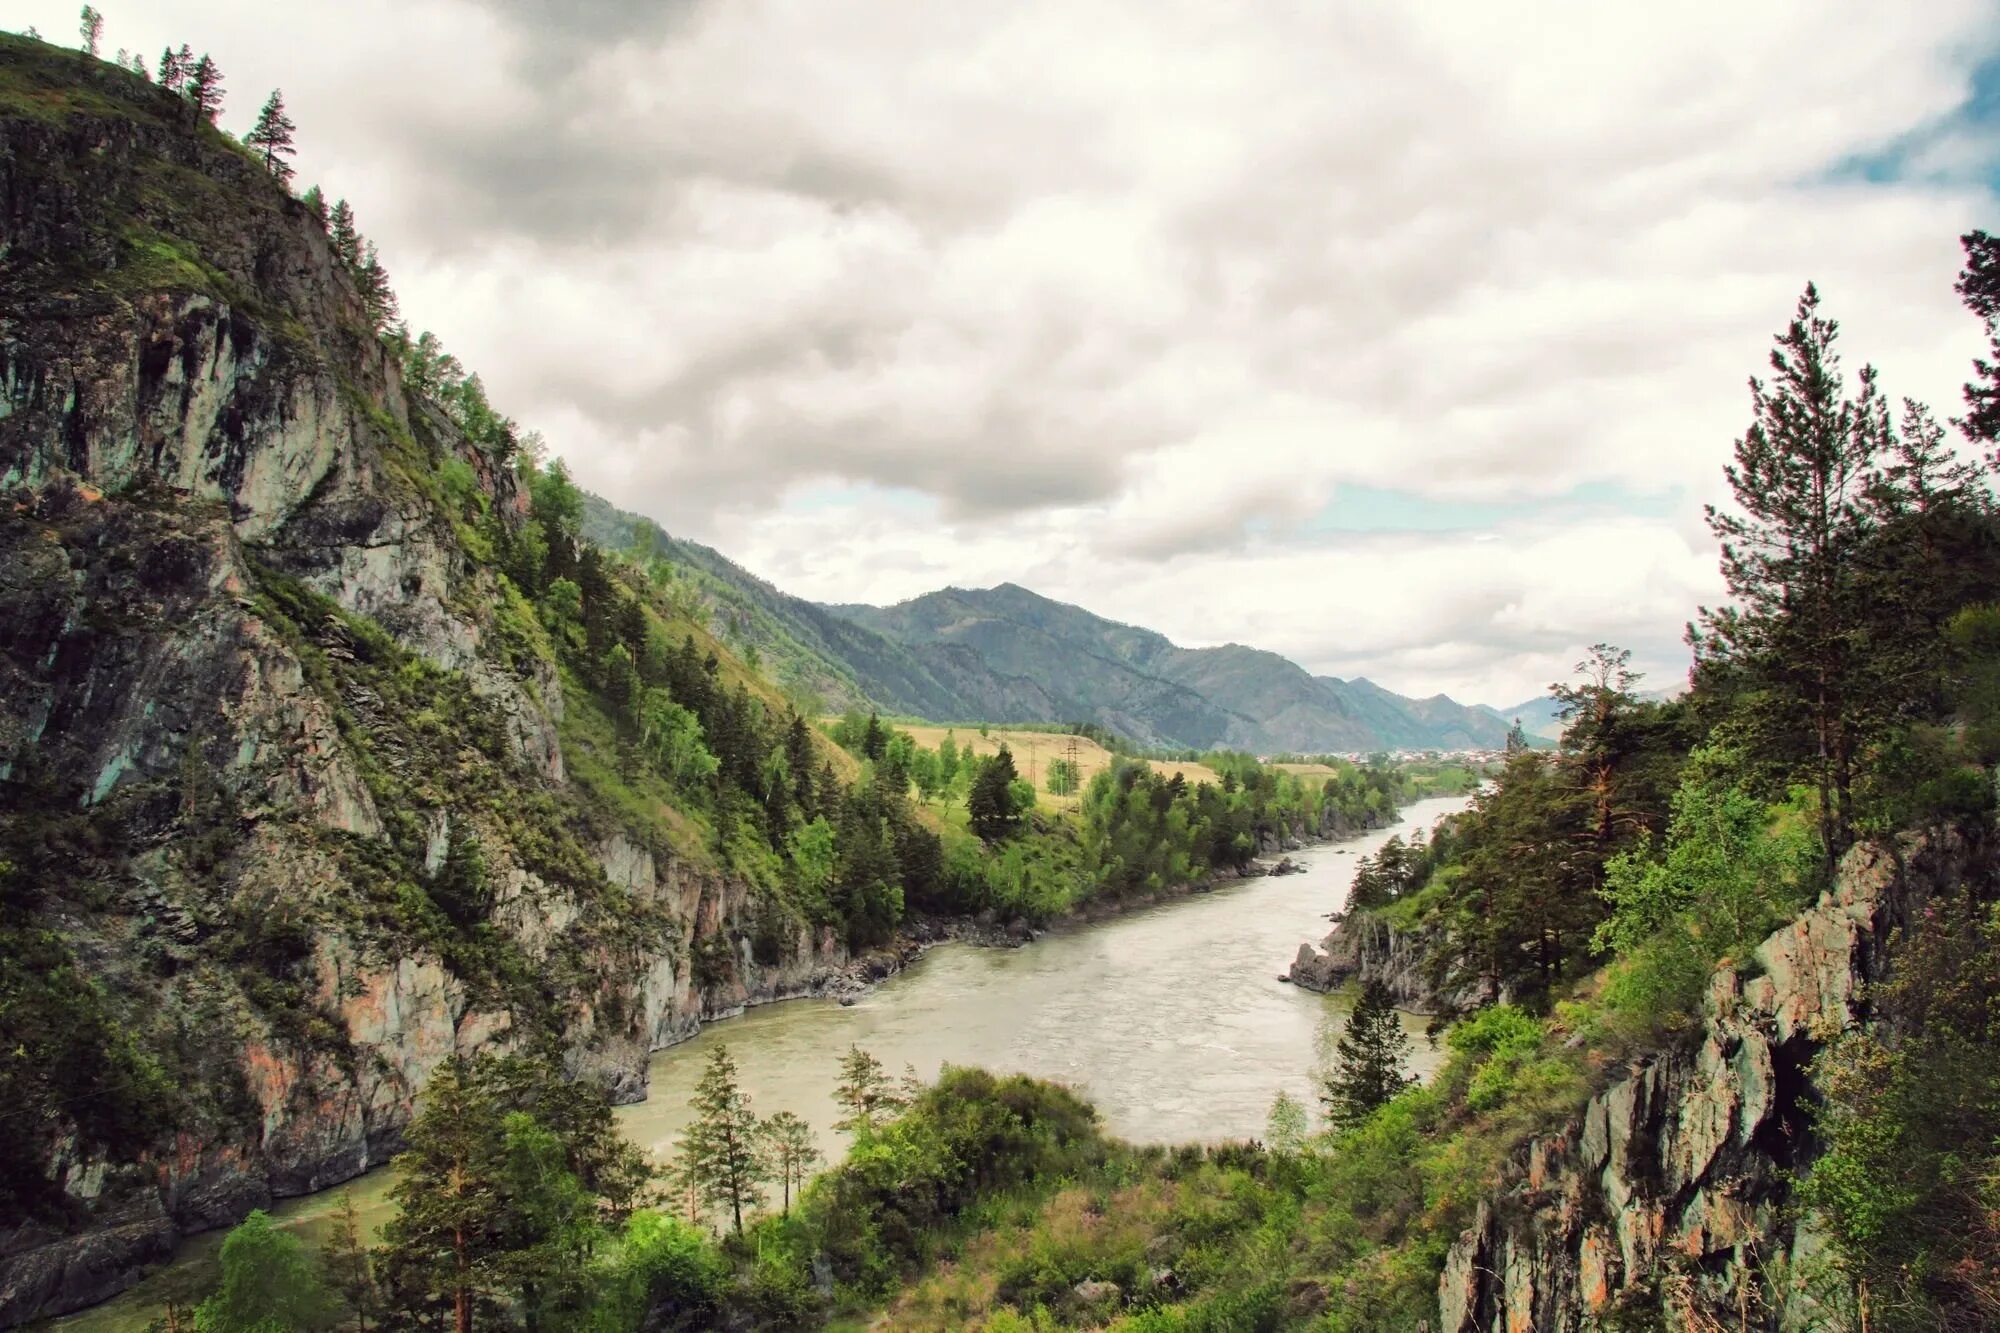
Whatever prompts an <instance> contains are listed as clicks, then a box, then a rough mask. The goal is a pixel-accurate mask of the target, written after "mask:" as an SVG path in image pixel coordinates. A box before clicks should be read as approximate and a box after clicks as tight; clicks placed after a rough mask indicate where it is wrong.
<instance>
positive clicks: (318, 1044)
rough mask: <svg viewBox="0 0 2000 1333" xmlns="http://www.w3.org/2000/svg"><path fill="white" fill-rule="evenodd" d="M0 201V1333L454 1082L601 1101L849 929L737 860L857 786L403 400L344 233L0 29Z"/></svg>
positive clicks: (368, 271)
mask: <svg viewBox="0 0 2000 1333" xmlns="http://www.w3.org/2000/svg"><path fill="white" fill-rule="evenodd" d="M0 208H3V209H4V212H0V238H4V243H3V244H0V488H4V493H5V496H6V503H5V504H0V997H4V998H3V999H0V1014H4V1018H5V1023H6V1033H7V1037H6V1041H5V1043H4V1047H5V1049H4V1050H0V1104H4V1105H5V1106H6V1107H7V1111H6V1117H7V1118H6V1121H5V1124H6V1133H5V1134H4V1135H0V1219H4V1225H3V1226H0V1323H5V1322H9V1321H10V1320H11V1319H15V1318H19V1317H22V1316H23V1315H24V1314H27V1313H32V1312H33V1311H34V1310H36V1309H38V1308H39V1309H42V1310H54V1309H61V1308H65V1307H66V1306H69V1305H73V1304H75V1303H77V1302H79V1301H81V1300H86V1299H90V1298H92V1297H93V1296H97V1295H101V1294H102V1293H103V1292H104V1291H105V1290H107V1289H111V1290H115V1289H116V1286H117V1284H118V1283H119V1282H120V1281H122V1280H124V1279H123V1278H122V1276H121V1275H122V1274H125V1273H127V1272H129V1270H130V1269H131V1268H132V1267H133V1266H134V1265H135V1264H137V1263H139V1262H142V1261H145V1260H150V1259H155V1258H158V1257H160V1256H162V1255H163V1254H164V1253H165V1252H166V1250H167V1248H168V1247H169V1245H170V1244H171V1241H172V1239H173V1237H174V1235H175V1234H176V1233H177V1232H178V1231H182V1230H186V1229H190V1228H198V1227H201V1226H205V1225H215V1224H218V1223H222V1222H227V1221H230V1220H232V1219H234V1218H235V1217H238V1216H241V1215H242V1213H243V1212H244V1211H245V1210H246V1209H248V1208H250V1207H252V1206H255V1205H257V1204H260V1203H263V1202H266V1201H268V1200H269V1199H270V1198H271V1197H272V1196H273V1195H282V1194H290V1193H298V1192H300V1191H304V1190H309V1189H313V1188H318V1187H321V1186H324V1185H326V1184H329V1183H331V1182H334V1181H338V1180H341V1179H344V1178H346V1177H348V1176H352V1175H354V1174H356V1173H358V1172H359V1171H361V1170H363V1169H365V1168H366V1167H368V1166H370V1165H372V1164H375V1163H378V1162H380V1161H382V1160H384V1158H385V1155H386V1153H387V1152H388V1151H390V1150H392V1149H393V1148H394V1146H395V1144H396V1142H397V1141H398V1137H399V1134H400V1130H401V1128H402V1126H403V1125H404V1124H405V1122H406V1121H407V1120H408V1117H409V1114H410V1108H411V1103H412V1099H413V1098H414V1096H415V1094H416V1091H417V1089H418V1088H419V1087H420V1086H421V1085H422V1084H423V1083H424V1081H425V1080H426V1078H427V1077H428V1075H429V1074H430V1072H431V1071H432V1070H433V1069H434V1068H435V1067H436V1066H437V1065H438V1064H439V1062H441V1061H443V1060H445V1059H446V1058H447V1057H450V1056H452V1055H454V1054H471V1053H475V1052H480V1051H486V1050H499V1049H544V1050H547V1051H550V1052H552V1053H553V1054H554V1056H555V1058H557V1059H559V1060H560V1061H561V1062H562V1064H563V1065H564V1066H565V1067H566V1068H567V1069H568V1070H569V1071H570V1072H571V1073H573V1074H575V1075H577V1076H579V1077H581V1078H584V1079H587V1080H589V1081H592V1082H595V1083H599V1084H602V1085H604V1086H606V1087H609V1088H611V1089H612V1090H614V1091H615V1092H617V1093H619V1094H621V1095H632V1094H636V1092H637V1091H638V1090H639V1089H640V1088H642V1087H643V1084H644V1080H645V1061H646V1057H647V1053H648V1052H649V1051H650V1050H652V1049H654V1048H656V1047H658V1046H660V1045H662V1044H664V1043H666V1042H668V1041H670V1040H673V1039H675V1038H676V1037H678V1036H681V1035H684V1034H686V1033H687V1032H689V1031H690V1030H691V1029H692V1028H693V1027H694V1026H695V1025H696V1024H697V1023H698V1022H699V1021H700V1020H701V1018H702V1017H703V1015H705V1014H713V1013H717V1012H723V1011H727V1010H729V1009H731V1008H733V1007H735V1006H738V1005H741V1004H742V1003H744V1002H745V1001H747V1000H752V999H756V998H762V997H769V996H773V995H776V994H781V993H791V992H796V991H799V990H802V989H804V988H806V987H808V986H809V985H811V984H812V983H813V980H814V977H815V975H816V974H818V973H821V972H823V971H824V970H825V969H827V968H829V967H833V966H836V965H838V964H840V963H841V962H842V961H843V960H844V959H846V958H847V956H848V952H849V949H850V946H851V945H853V946H856V947H859V946H861V945H863V944H865V943H867V942H869V941H872V940H875V939H879V938H881V937H882V933H881V930H880V929H879V922H878V921H877V920H876V919H874V918H870V924H869V925H867V926H861V925H860V924H859V923H860V922H861V920H862V918H863V917H864V916H865V915H866V911H867V909H864V908H863V907H861V906H859V905H857V903H856V902H855V901H852V900H844V899H843V900H840V901H838V902H835V901H830V900H829V899H828V898H827V897H826V896H825V893H824V892H821V891H820V890H815V891H814V894H813V895H806V894H804V893H803V891H802V890H801V888H800V886H799V880H798V877H797V875H796V873H795V870H794V867H793V865H792V863H791V861H790V860H789V858H788V857H787V856H786V854H785V852H784V850H783V843H782V839H781V838H776V835H775V834H773V835H771V836H767V834H766V825H767V824H768V825H769V827H771V828H774V829H776V830H778V831H779V832H780V833H781V832H782V831H783V829H785V828H786V827H787V826H788V821H793V820H796V819H797V818H799V816H800V814H801V812H803V813H804V814H805V815H806V816H807V817H811V816H813V815H816V814H818V813H819V812H821V811H823V810H838V809H840V808H842V802H843V797H842V790H843V789H844V784H845V783H846V782H848V781H849V780H851V778H852V775H853V774H854V771H855V765H854V764H853V762H852V761H851V760H849V759H848V758H847V757H846V756H845V755H842V754H840V753H839V752H838V751H837V750H836V749H834V747H832V746H831V745H829V744H826V743H825V742H824V741H823V740H821V739H819V738H817V737H816V736H813V735H811V734H809V733H808V731H807V730H806V729H805V728H804V726H803V724H801V723H798V722H797V720H796V719H793V724H792V726H791V728H790V730H789V732H788V731H787V730H786V712H785V707H786V706H785V703H784V700H783V699H782V698H781V697H779V696H778V695H777V694H776V693H775V692H774V691H772V690H771V689H770V688H769V687H768V686H766V685H765V684H763V683H762V682H761V680H760V679H759V678H758V677H757V676H756V675H755V674H754V673H750V672H747V671H745V670H744V669H743V668H742V667H741V665H740V664H737V663H735V662H734V661H733V659H732V658H731V657H730V655H729V654H728V652H727V651H726V650H725V649H723V648H721V647H720V646H719V645H716V644H715V643H714V642H713V641H712V640H711V639H710V638H709V636H708V634H707V632H706V630H705V629H704V628H703V627H702V626H700V625H697V624H695V623H693V622H691V621H688V620H686V619H685V618H681V617H677V616H676V615H675V613H674V611H673V609H672V608H671V607H670V606H668V605H666V604H665V603H664V602H663V601H661V600H660V599H659V598H657V597H656V596H655V595H654V594H653V592H652V590H651V589H649V588H648V587H646V586H645V584H644V581H643V580H642V579H639V578H637V577H635V576H634V575H633V574H632V573H631V572H630V571H628V570H625V569H623V568H621V567H619V566H617V565H616V564H615V563H613V562H610V561H607V560H605V559H603V558H601V557H599V556H598V555H597V554H596V553H595V552H594V551H593V550H591V549H590V548H589V547H588V546H586V545H583V544H580V543H579V542H578V541H577V540H576V533H575V516H574V512H573V511H574V508H575V505H574V501H573V493H572V495H571V498H570V499H569V500H568V502H566V500H565V497H564V496H563V495H562V494H561V492H560V488H559V487H547V488H545V490H546V491H547V494H546V495H545V500H546V503H537V502H535V501H533V500H531V498H530V496H529V494H528V489H527V487H526V485H525V484H524V483H523V482H522V481H521V480H520V479H519V477H518V476H517V470H516V460H515V458H514V447H515V440H514V435H513V432H512V428H511V426H510V425H509V424H508V423H506V422H505V420H504V419H503V418H499V417H497V415H496V414H493V413H492V412H491V411H490V409H487V408H486V407H485V405H484V402H483V399H482V398H480V397H479V396H478V395H477V393H476V382H474V384H473V386H472V388H471V389H468V388H467V386H466V384H465V383H464V382H462V381H454V382H440V383H436V384H427V385H423V386H418V385H415V384H413V383H412V382H411V379H410V376H409V374H408V373H407V372H408V371H409V369H410V367H411V366H412V365H415V364H418V362H417V361H416V360H413V359H412V358H411V357H410V356H409V354H408V353H409V349H407V348H406V347H401V346H399V345H398V343H397V340H396V338H395V337H385V336H384V333H385V331H387V332H390V333H393V332H394V330H392V329H390V328H389V326H388V324H387V316H388V307H387V306H386V304H385V303H386V302H388V301H390V300H392V299H393V298H392V297H390V296H389V294H388V292H387V289H386V285H385V282H384V281H382V275H381V272H380V267H379V264H377V263H375V262H374V261H373V259H372V254H371V253H370V252H368V251H367V250H366V249H364V247H363V245H362V244H361V242H360V240H359V237H358V235H356V234H355V233H354V232H353V230H352V219H351V214H348V213H347V212H346V210H345V207H344V205H343V206H342V207H341V208H340V209H337V210H335V211H334V214H333V216H332V218H331V220H329V217H328V215H327V212H326V210H325V209H324V207H323V205H319V203H318V200H317V197H316V192H314V194H313V195H310V196H308V197H307V198H306V199H304V200H302V199H299V198H295V197H293V195H292V194H291V193H290V192H289V191H288V190H286V189H285V188H283V187H282V185H281V183H280V182H279V181H278V180H276V179H274V178H273V174H272V173H271V172H270V171H269V170H267V168H266V166H265V165H264V164H262V163H260V162H259V161H258V160H257V159H256V158H255V157H254V156H253V155H252V154H250V153H248V152H246V151H245V150H244V148H243V147H242V146H241V145H240V144H238V143H237V142H235V141H234V140H232V139H230V138H228V137H227V136H225V135H223V134H222V133H220V132H219V131H218V130H217V129H215V127H214V126H213V125H212V124H211V123H210V122H209V120H208V119H207V117H205V116H202V115H200V114H198V113H196V112H194V111H193V110H192V103H191V102H190V100H189V99H188V98H186V97H184V96H181V95H177V94H176V93H175V92H173V91H169V90H167V89H164V88H161V87H158V86H156V85H154V84H151V83H149V82H147V81H145V80H143V79H141V78H139V77H138V76H136V75H134V74H132V73H130V72H129V71H127V70H125V69H122V68H119V67H116V66H114V65H112V64H110V63H108V62H102V61H99V60H96V59H94V58H91V57H88V56H85V55H83V54H80V53H77V52H71V51H65V50H59V49H57V48H55V47H52V46H48V45H44V44H42V43H40V42H34V41H29V40H24V39H21V38H16V37H13V36H0ZM544 480H546V478H544ZM566 511H568V512H566ZM676 701H677V702H676ZM683 705H685V706H683ZM774 746H776V747H777V748H778V750H779V752H780V754H781V756H782V765H781V768H782V772H783V785H782V787H775V786H773V785H771V784H772V782H773V781H775V780H774V779H769V778H768V777H767V776H762V775H768V774H769V773H770V771H771V769H770V765H771V760H770V757H769V756H770V752H771V750H772V748H773V747H774ZM753 751H754V756H753ZM732 770H733V771H732ZM753 771H754V773H756V774H758V775H760V776H758V777H756V778H754V779H753V778H751V777H749V776H746V774H749V773H751V772H753ZM753 783H754V785H756V786H757V789H758V795H757V796H756V797H755V798H752V797H750V796H749V795H747V794H746V791H747V785H749V784H753ZM884 817H885V818H890V819H891V822H892V823H893V822H894V818H895V816H893V812H891V814H890V815H889V816H884ZM905 825H907V826H909V827H910V828H911V829H912V830H914V829H915V828H916V826H915V825H914V824H911V822H910V820H909V819H907V818H905V819H903V824H902V825H898V827H903V826H905ZM885 827H886V825H884V824H883V823H882V822H881V820H879V819H878V822H877V824H876V825H875V828H876V830H877V832H876V834H875V836H877V837H882V836H886V835H885V834H883V833H882V832H881V831H880V830H882V829H883V828H885ZM899 836H901V835H900V834H899ZM910 836H916V833H915V832H914V831H912V832H911V833H910ZM774 838H776V840H777V841H778V844H779V845H778V847H777V848H776V849H775V850H774V848H773V845H772V843H773V840H774ZM834 889H835V891H836V892H837V891H838V890H839V886H838V885H837V884H836V885H835V886H834Z"/></svg>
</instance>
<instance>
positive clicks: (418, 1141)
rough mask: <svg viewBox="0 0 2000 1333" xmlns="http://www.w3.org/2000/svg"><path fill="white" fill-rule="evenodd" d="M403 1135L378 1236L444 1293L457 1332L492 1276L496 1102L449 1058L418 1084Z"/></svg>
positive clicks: (464, 1329)
mask: <svg viewBox="0 0 2000 1333" xmlns="http://www.w3.org/2000/svg"><path fill="white" fill-rule="evenodd" d="M405 1138H406V1140H407V1145H408V1146H407V1147H406V1148H405V1150H404V1151H403V1152H402V1153H400V1154H399V1155H398V1156H397V1158H396V1174H397V1177H398V1178H397V1181H396V1185H395V1188H394V1189H393V1190H392V1191H391V1197H393V1198H394V1199H395V1200H396V1202H397V1204H398V1206H399V1211H398V1212H397V1215H396V1216H395V1218H394V1219H392V1220H391V1221H390V1223H389V1225H388V1226H386V1227H385V1228H383V1233H382V1238H383V1240H384V1241H385V1242H386V1243H387V1245H388V1248H389V1250H390V1251H391V1253H393V1254H394V1255H395V1257H396V1259H397V1262H398V1263H399V1264H400V1265H404V1266H407V1267H409V1268H411V1269H413V1270H415V1271H416V1272H418V1273H420V1274H422V1275H423V1276H422V1282H421V1285H422V1286H423V1287H424V1288H427V1289H429V1290H433V1291H437V1292H441V1293H444V1294H445V1295H447V1296H449V1298H450V1300H451V1308H452V1316H453V1322H454V1325H455V1327H456V1329H457V1333H471V1329H472V1310H473V1304H474V1302H475V1300H476V1299H477V1297H478V1295H479V1293H480V1292H481V1290H482V1289H484V1288H486V1287H489V1286H490V1285H492V1284H493V1283H494V1281H495V1279H496V1277H497V1274H496V1273H495V1272H494V1271H493V1269H492V1266H491V1257H492V1256H491V1247H490V1245H489V1244H488V1233H489V1229H490V1227H491V1225H492V1219H493V1217H494V1215H495V1214H496V1213H497V1211H498V1208H499V1202H500V1190H499V1184H498V1175H499V1166H500V1163H499V1160H498V1152H499V1144H500V1141H501V1135H500V1126H499V1113H498V1108H497V1107H496V1106H495V1105H494V1103H493V1101H492V1099H491V1098H490V1097H487V1096H485V1095H483V1094H482V1092H481V1090H480V1089H479V1088H478V1087H477V1086H475V1083H474V1080H473V1079H472V1077H471V1076H470V1071H469V1070H468V1069H467V1067H466V1065H465V1063H464V1062H463V1061H461V1060H459V1059H457V1058H456V1057H454V1058H452V1059H449V1060H446V1061H445V1062H444V1063H443V1064H442V1065H440V1066H439V1067H438V1068H437V1070H436V1071H434V1072H433V1073H432V1075H431V1079H430V1082H429V1083H427V1084H426V1085H425V1086H424V1092H423V1100H422V1102H421V1104H420V1106H419V1109H418V1113H417V1118H416V1119H415V1120H414V1121H413V1122H412V1123H411V1125H410V1128H409V1130H408V1131H407V1132H406V1135H405Z"/></svg>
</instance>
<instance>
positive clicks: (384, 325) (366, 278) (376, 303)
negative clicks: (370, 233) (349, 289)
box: [360, 241, 396, 333]
mask: <svg viewBox="0 0 2000 1333" xmlns="http://www.w3.org/2000/svg"><path fill="white" fill-rule="evenodd" d="M360 285H361V301H362V304H363V305H364V306H365V307H366V308H367V310H368V320H369V322H370V323H371V324H373V325H374V326H375V331H376V332H377V333H387V332H388V331H389V330H390V329H391V328H392V327H393V326H394V325H395V323H396V293H395V290H394V289H393V288H391V287H390V286H389V273H388V270H387V269H385V268H383V267H382V259H381V256H379V255H378V254H376V252H375V242H373V241H369V242H368V243H367V244H366V245H364V246H363V247H362V250H361V284H360Z"/></svg>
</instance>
